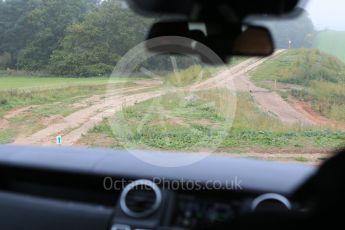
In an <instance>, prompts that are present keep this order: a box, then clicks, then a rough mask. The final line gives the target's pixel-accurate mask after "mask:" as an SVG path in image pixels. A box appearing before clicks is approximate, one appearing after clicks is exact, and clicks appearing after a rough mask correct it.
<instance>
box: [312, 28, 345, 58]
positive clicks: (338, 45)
mask: <svg viewBox="0 0 345 230" xmlns="http://www.w3.org/2000/svg"><path fill="white" fill-rule="evenodd" d="M314 47H315V48H317V49H319V50H321V51H323V52H326V53H329V54H332V55H334V56H336V57H338V58H339V59H340V60H342V61H343V62H344V63H345V31H330V30H326V31H322V32H319V33H318V34H317V35H316V38H315V41H314Z"/></svg>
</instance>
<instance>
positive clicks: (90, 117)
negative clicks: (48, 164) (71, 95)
mask: <svg viewBox="0 0 345 230" xmlns="http://www.w3.org/2000/svg"><path fill="white" fill-rule="evenodd" d="M142 89H143V88H142V87H141V88H140V87H139V88H137V89H135V90H133V89H129V90H128V89H127V90H126V89H125V90H122V91H118V92H117V93H115V95H105V97H106V98H103V97H99V96H98V97H97V96H96V97H91V98H89V99H87V100H86V101H92V102H93V104H94V105H92V106H89V107H87V108H84V109H81V110H78V111H76V112H74V113H72V114H70V115H69V116H67V117H65V118H64V119H63V120H62V121H60V122H57V123H53V124H50V125H48V127H46V128H45V129H43V130H40V131H38V132H37V133H34V134H33V135H31V136H29V137H19V138H17V139H16V140H15V141H14V143H13V144H23V145H29V144H39V145H54V144H55V137H56V136H57V135H62V134H64V135H63V145H64V146H70V145H73V144H75V143H76V142H77V141H78V140H79V139H80V137H81V136H82V135H83V134H86V133H87V131H88V130H89V129H91V128H93V127H94V126H95V125H96V124H98V123H99V122H101V121H102V120H103V119H104V118H107V117H109V116H111V115H113V114H114V113H116V112H117V111H120V110H121V109H122V107H123V106H124V105H126V106H131V105H134V104H135V103H138V102H142V101H145V100H148V99H150V98H153V97H158V96H160V95H161V94H162V93H161V92H157V91H153V92H149V93H136V91H139V90H142ZM124 93H133V94H132V95H128V96H124ZM83 103H85V101H84V102H82V103H80V104H83ZM78 106H79V105H78Z"/></svg>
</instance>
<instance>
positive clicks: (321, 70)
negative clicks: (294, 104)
mask: <svg viewBox="0 0 345 230" xmlns="http://www.w3.org/2000/svg"><path fill="white" fill-rule="evenodd" d="M251 76H252V79H253V80H254V81H255V82H256V84H258V85H260V86H262V87H266V88H270V89H273V88H274V87H273V85H274V81H277V82H278V83H282V84H290V89H288V90H286V89H284V90H281V91H280V93H281V94H282V96H284V97H285V98H286V97H288V96H293V97H296V98H298V99H300V100H303V101H305V102H307V103H309V104H311V106H312V107H313V109H314V110H315V111H317V112H318V113H320V114H321V115H323V116H325V117H327V118H330V119H334V120H338V121H342V122H345V104H344V101H345V63H343V62H342V61H340V60H339V59H338V58H336V57H334V56H331V55H328V54H325V53H323V52H320V51H319V50H316V49H296V50H289V51H287V52H285V53H283V54H282V55H280V56H279V57H277V58H275V59H273V60H270V61H267V62H266V63H264V64H263V65H261V66H260V67H259V68H257V69H256V70H254V71H253V72H252V73H251Z"/></svg>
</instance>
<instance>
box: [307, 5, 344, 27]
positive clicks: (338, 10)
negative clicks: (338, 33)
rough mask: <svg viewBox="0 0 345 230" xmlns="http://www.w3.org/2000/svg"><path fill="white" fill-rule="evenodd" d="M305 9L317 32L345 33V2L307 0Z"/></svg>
mask: <svg viewBox="0 0 345 230" xmlns="http://www.w3.org/2000/svg"><path fill="white" fill-rule="evenodd" d="M305 8H306V10H307V11H308V12H309V15H310V17H311V19H312V20H313V23H314V25H315V27H316V28H317V29H318V30H322V29H325V28H328V29H332V30H344V31H345V0H309V1H307V3H306V5H305Z"/></svg>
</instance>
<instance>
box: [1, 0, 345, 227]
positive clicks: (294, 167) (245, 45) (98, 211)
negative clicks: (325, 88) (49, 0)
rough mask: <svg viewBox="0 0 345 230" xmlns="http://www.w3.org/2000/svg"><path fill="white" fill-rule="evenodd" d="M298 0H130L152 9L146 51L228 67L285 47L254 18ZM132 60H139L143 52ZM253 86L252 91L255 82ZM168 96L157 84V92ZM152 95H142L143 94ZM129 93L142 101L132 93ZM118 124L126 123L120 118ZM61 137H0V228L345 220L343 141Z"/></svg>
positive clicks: (326, 223)
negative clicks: (263, 154)
mask: <svg viewBox="0 0 345 230" xmlns="http://www.w3.org/2000/svg"><path fill="white" fill-rule="evenodd" d="M99 4H100V3H99ZM301 4H304V1H298V0H261V1H255V0H214V1H206V0H175V1H168V0H144V1H142V0H129V1H127V3H126V5H125V6H124V7H125V8H127V7H128V8H130V9H131V10H133V11H134V12H135V14H138V15H141V16H143V17H145V18H155V20H154V22H153V23H152V24H151V27H150V29H149V31H148V32H147V36H146V40H147V41H148V42H147V43H145V45H144V48H145V49H146V50H148V51H150V52H151V53H153V54H156V53H166V54H169V55H170V54H174V53H183V54H186V55H187V56H192V57H196V58H199V59H200V60H201V61H202V62H203V63H205V64H206V65H207V66H212V67H210V68H224V66H225V65H226V64H224V63H226V62H227V60H229V59H230V58H233V57H235V56H242V57H243V58H246V59H244V60H251V59H250V58H252V57H256V58H259V60H262V62H264V61H265V60H266V59H265V58H267V57H270V55H273V56H274V55H279V54H277V52H280V51H279V49H277V48H276V44H275V43H274V35H273V33H272V32H271V30H270V27H269V26H268V27H266V26H265V25H263V24H259V23H251V22H252V20H250V18H257V17H258V15H260V16H262V15H264V17H270V18H273V20H277V21H278V20H281V19H287V18H288V19H292V20H293V19H294V18H296V17H299V15H300V14H302V11H301V10H300V7H301ZM330 4H331V3H330ZM59 13H61V14H62V12H57V14H59ZM0 14H1V12H0ZM278 18H279V19H278ZM1 20H2V19H1V18H0V22H1ZM43 24H44V23H43ZM191 24H193V25H194V27H193V28H192V27H191ZM80 28H81V27H80ZM80 31H81V29H80ZM85 34H87V33H85ZM83 36H87V35H83ZM114 36H116V35H114ZM181 37H183V38H184V39H183V40H179V38H181ZM157 39H160V40H157ZM0 41H1V40H0ZM80 41H81V39H80ZM293 42H294V41H292V42H291V41H289V44H290V45H291V43H292V44H293ZM157 43H158V44H159V45H158V46H157ZM286 44H288V43H287V42H286ZM109 49H110V48H109ZM0 51H1V47H0ZM204 51H205V52H204ZM206 51H207V52H206ZM282 52H283V51H282ZM0 54H1V52H0ZM140 55H141V54H140V53H139V52H138V53H135V55H134V57H138V56H140ZM66 57H67V56H66ZM132 57H133V53H132ZM247 58H248V59H247ZM128 60H130V61H129V63H130V64H131V65H133V66H134V64H133V63H134V62H135V61H136V59H135V58H132V59H126V61H128ZM332 60H333V59H332ZM266 62H267V61H266ZM334 62H335V61H334ZM123 63H124V64H123V65H122V66H121V61H119V65H120V68H119V69H121V68H126V70H127V69H128V68H132V67H131V65H128V62H123ZM129 66H130V67H129ZM133 68H134V67H133ZM238 68H239V70H242V69H243V68H246V67H243V66H241V65H240V66H239V67H238ZM121 70H123V69H121ZM335 71H337V70H335ZM236 76H237V75H234V81H236V80H235V78H236ZM0 81H1V80H0ZM149 84H151V83H150V82H148V86H150V85H149ZM214 84H216V83H214ZM219 84H220V85H222V84H225V83H224V81H220V83H219ZM246 84H249V83H246ZM272 84H274V83H272ZM275 84H276V85H277V81H276V82H275ZM339 84H344V83H339ZM243 85H244V86H245V84H243ZM199 86H200V85H199ZM145 87H146V86H145ZM200 87H201V86H200ZM278 87H279V83H278ZM90 90H92V89H91V88H90ZM174 90H176V91H177V90H178V89H175V88H174ZM250 93H252V95H254V96H255V89H254V88H253V89H251V90H250ZM161 95H162V94H161V93H160V91H157V93H156V96H161ZM146 96H147V95H146V94H140V97H141V99H142V101H144V100H145V99H146V98H145V97H146ZM184 98H185V99H186V100H189V99H188V98H187V97H184ZM141 99H136V100H141ZM259 99H260V98H259V97H258V101H259ZM108 102H110V101H107V100H105V102H104V103H108ZM102 103H103V102H102ZM127 103H129V104H131V105H140V101H135V102H133V103H132V102H131V101H130V99H128V102H127ZM229 103H230V102H229ZM238 103H239V102H238ZM121 106H123V105H120V107H121ZM229 107H230V104H229ZM56 109H57V110H62V107H59V108H57V107H56ZM133 111H134V110H133ZM133 111H130V112H133ZM163 112H164V111H163ZM190 113H191V112H190ZM0 114H1V113H0ZM84 114H85V113H84ZM84 114H83V113H79V114H77V115H78V116H80V117H82V116H83V115H84ZM77 115H76V116H77ZM4 119H5V118H4ZM9 120H10V119H9ZM96 120H97V119H96V118H95V119H94V122H96ZM0 121H1V120H0ZM82 122H84V123H85V125H89V123H88V122H87V121H86V120H84V121H83V120H82ZM123 122H124V121H122V123H123ZM178 122H179V121H176V123H174V124H173V125H178V124H179V123H178ZM119 123H121V122H119ZM157 123H158V122H157ZM0 124H1V125H2V123H0ZM93 124H94V123H92V125H93ZM337 124H338V123H336V125H337ZM257 125H259V124H257ZM4 127H5V125H4ZM60 127H61V125H60V126H59V124H57V125H55V126H52V129H59V128H60ZM81 127H82V125H81ZM116 127H117V128H115V129H117V130H120V131H119V132H123V133H125V131H123V129H121V127H122V126H116ZM190 129H191V128H190ZM109 132H110V131H109ZM126 132H127V131H126ZM84 135H87V134H86V133H83V134H80V135H79V136H80V137H83V136H84ZM258 135H261V133H260V134H258ZM310 135H311V134H310ZM339 135H340V134H339ZM62 136H63V138H65V137H64V135H62ZM71 137H72V136H71ZM121 137H122V136H121ZM242 137H243V138H246V137H244V136H242ZM43 138H44V135H43V134H42V139H43ZM61 138H62V137H61V136H59V137H57V138H56V142H57V143H56V144H57V145H55V146H54V145H53V146H51V145H47V146H37V145H31V143H29V142H23V143H21V142H14V143H13V144H5V145H0V229H51V230H53V229H83V230H89V229H90V230H91V229H99V230H101V229H104V230H106V229H109V230H131V229H157V230H160V229H161V230H175V229H176V230H182V229H201V230H203V229H254V228H265V229H292V228H297V229H302V228H307V227H323V228H327V229H328V228H333V226H339V227H338V228H342V227H341V226H343V225H344V223H343V220H342V218H343V215H344V214H345V212H344V205H345V199H344V197H343V195H344V193H345V183H344V181H345V178H344V175H345V152H344V150H342V148H341V146H339V148H337V149H335V148H333V149H332V155H330V156H329V157H328V158H327V159H324V160H322V161H321V162H319V164H317V165H316V164H304V163H303V162H302V163H301V162H300V163H296V162H277V161H268V160H266V159H255V158H248V157H244V158H243V157H228V156H224V154H211V155H210V154H207V155H203V154H194V153H188V152H189V151H183V148H182V150H181V151H178V150H177V151H174V150H171V151H169V150H163V149H162V150H160V149H159V148H153V149H147V148H142V149H139V150H132V149H131V148H127V147H126V146H125V147H124V148H119V149H109V148H103V147H102V146H101V147H102V148H76V147H74V146H72V145H68V146H63V145H62V146H61ZM154 138H158V137H154ZM184 138H185V139H188V138H189V136H187V135H186V136H184ZM200 138H201V137H200ZM297 138H299V137H297ZM300 138H302V137H300ZM320 138H322V137H320ZM90 139H91V141H93V137H92V136H91V138H90ZM101 139H103V141H104V142H105V141H106V138H105V137H102V138H101ZM158 139H159V138H158ZM65 140H66V142H68V141H69V140H67V138H65V139H64V141H65ZM303 140H304V139H303ZM303 140H302V141H303ZM54 141H55V139H54ZM94 141H96V140H94ZM340 141H342V139H341V138H340V137H339V143H342V142H340ZM59 142H60V143H59ZM163 142H165V144H166V143H167V142H169V140H168V139H163ZM326 142H327V141H326ZM217 143H218V142H217ZM343 144H345V142H344V141H343ZM209 145H210V144H209ZM203 148H204V149H206V147H203ZM279 148H280V147H279V145H278V147H277V148H276V149H275V150H277V149H279ZM296 148H297V147H296ZM302 148H303V147H302ZM315 151H317V150H315ZM181 152H182V153H181ZM240 156H241V155H240ZM170 160H171V161H170ZM301 161H303V160H301ZM171 162H172V163H171ZM181 162H182V163H181Z"/></svg>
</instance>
